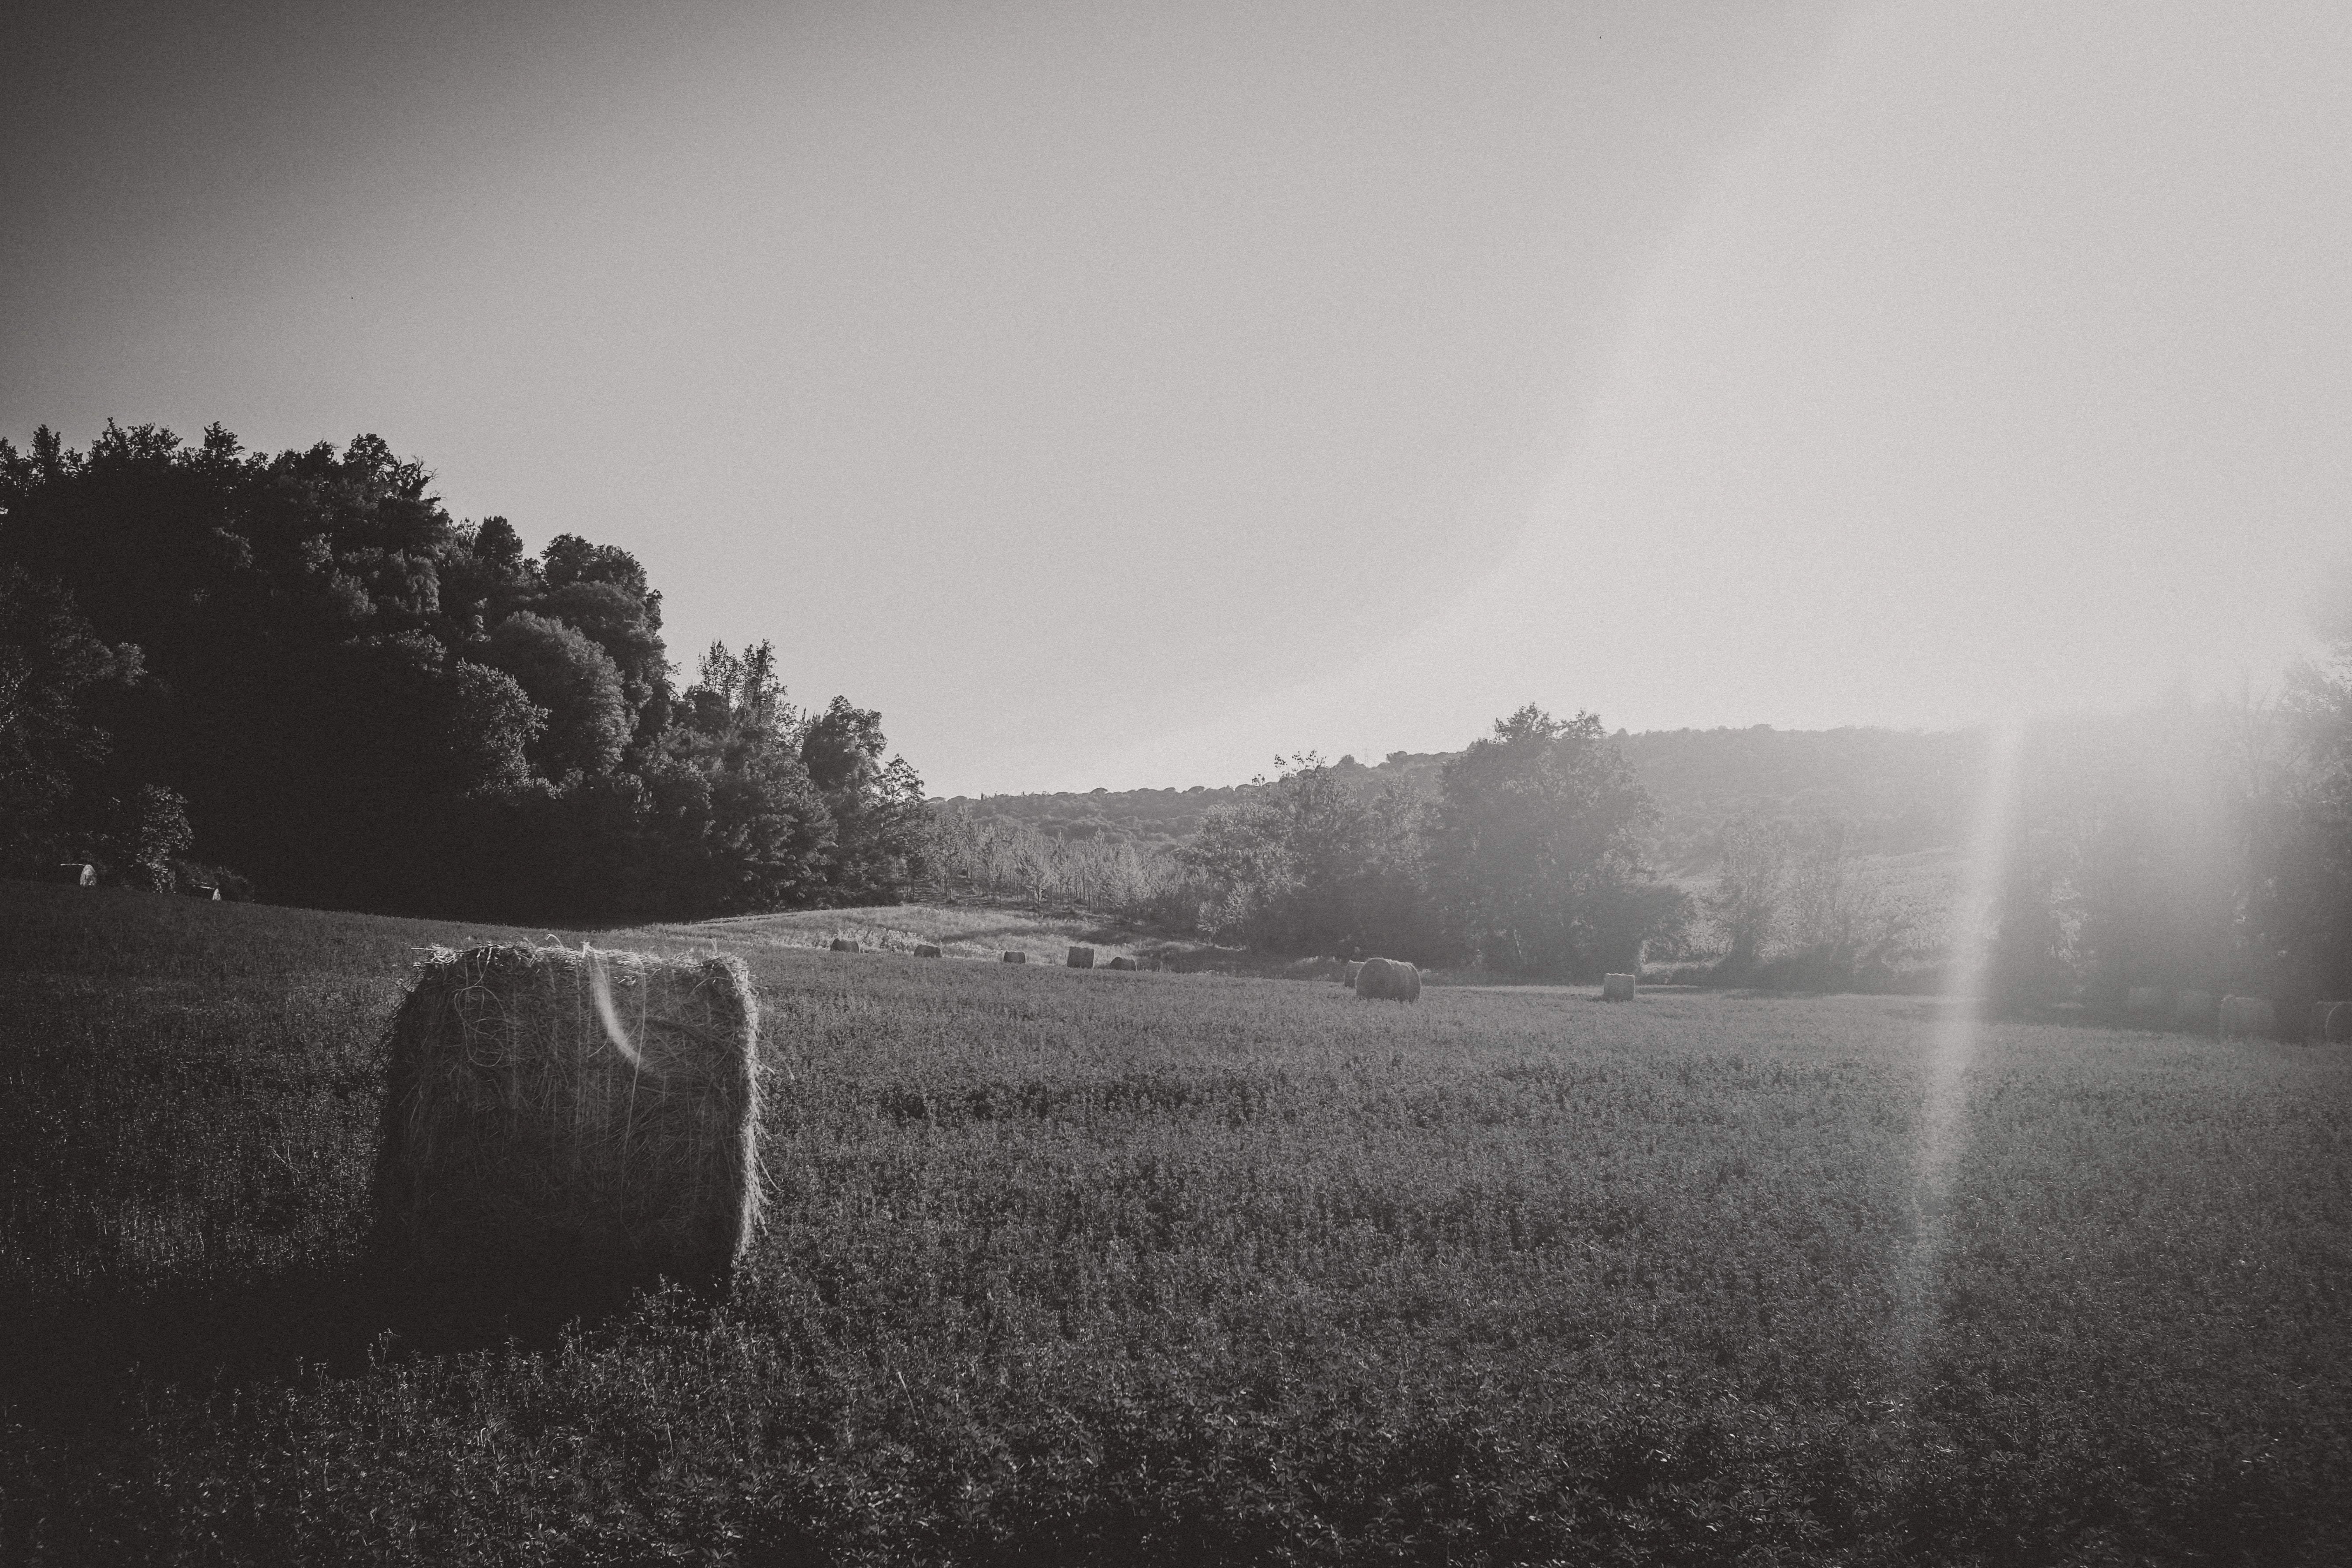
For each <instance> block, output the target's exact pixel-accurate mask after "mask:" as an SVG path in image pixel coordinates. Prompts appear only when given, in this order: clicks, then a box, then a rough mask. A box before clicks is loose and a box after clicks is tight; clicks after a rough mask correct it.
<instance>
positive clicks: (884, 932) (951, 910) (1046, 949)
mask: <svg viewBox="0 0 2352 1568" xmlns="http://www.w3.org/2000/svg"><path fill="white" fill-rule="evenodd" d="M647 929H648V931H650V932H651V933H653V934H656V935H658V936H661V937H665V938H672V939H680V940H686V941H689V942H702V943H708V942H713V941H715V942H718V943H719V947H720V948H721V950H722V951H727V952H740V953H741V954H743V955H744V957H745V958H747V959H749V958H750V957H751V956H752V955H754V954H755V953H757V952H761V951H762V950H774V949H783V948H824V947H827V946H829V945H830V944H831V943H832V942H833V940H834V939H835V937H846V938H848V939H849V940H850V941H852V942H857V943H859V944H860V945H861V947H863V948H866V949H869V950H872V951H875V952H899V953H907V952H913V951H914V949H915V944H916V943H918V942H931V943H935V944H937V945H938V946H939V947H940V949H941V951H942V952H944V953H945V954H946V955H947V956H948V957H950V958H980V959H992V960H997V961H999V962H1002V955H1003V954H1004V953H1006V952H1026V953H1027V954H1028V955H1029V960H1028V961H1029V962H1030V963H1063V962H1064V961H1065V959H1066V957H1067V955H1068V952H1069V949H1070V947H1071V946H1072V945H1074V944H1076V945H1085V946H1089V947H1092V948H1093V949H1094V950H1095V962H1096V963H1107V962H1108V961H1109V960H1110V959H1112V958H1114V957H1117V956H1119V955H1121V954H1126V955H1129V956H1133V957H1161V956H1166V957H1170V958H1176V957H1181V956H1184V955H1187V954H1190V953H1192V952H1195V951H1197V950H1199V949H1201V948H1202V946H1203V944H1202V943H1200V942H1170V941H1165V940H1162V939H1160V938H1157V937H1154V936H1151V935H1150V934H1149V933H1147V932H1144V931H1139V930H1136V929H1134V928H1132V927H1128V926H1121V925H1118V924H1114V923H1107V922H1106V921H1104V920H1103V919H1101V918H1098V917H1096V916H1093V915H1085V914H1079V913H1076V912H1075V911H1073V912H1071V913H1068V914H1063V915H1055V914H1050V913H1045V912H1042V911H1039V910H1023V909H1013V908H1010V907H1006V906H1001V905H994V904H974V905H936V904H891V905H886V906H879V907H875V908H867V909H847V910H799V911H795V912H793V913H788V914H775V915H743V916H739V917H737V918H735V919H732V920H722V921H700V922H698V923H696V924H693V925H660V926H653V927H649V928H647Z"/></svg>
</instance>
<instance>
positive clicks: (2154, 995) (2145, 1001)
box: [2124, 985, 2165, 1014]
mask: <svg viewBox="0 0 2352 1568" xmlns="http://www.w3.org/2000/svg"><path fill="white" fill-rule="evenodd" d="M2164 1001H2165V997H2164V988H2163V987H2162V986H2159V985H2134V986H2132V987H2130V988H2129V989H2128V990H2126V992H2125V993H2124V1011H2125V1012H2126V1013H2148V1014H2161V1013H2162V1012H2163V1011H2164Z"/></svg>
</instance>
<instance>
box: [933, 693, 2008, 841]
mask: <svg viewBox="0 0 2352 1568" xmlns="http://www.w3.org/2000/svg"><path fill="white" fill-rule="evenodd" d="M1611 739H1612V743H1613V744H1614V745H1615V746H1616V747H1617V748H1618V750H1619V751H1620V752H1622V754H1623V756H1624V758H1625V760H1626V762H1627V763H1629V764H1630V765H1631V766H1632V767H1633V772H1634V774H1635V775H1636V776H1637V777H1638V778H1639V779H1640V780H1641V782H1642V784H1643V787H1644V788H1646V789H1647V790H1648V791H1649V792H1650V795H1651V798H1652V799H1653V800H1654V801H1655V802H1656V803H1657V805H1658V808H1659V811H1660V813H1661V817H1660V821H1659V823H1658V826H1657V828H1656V831H1655V834H1654V853H1655V855H1656V857H1657V862H1658V865H1659V867H1660V868H1661V869H1662V870H1666V871H1670V872H1672V871H1684V872H1687V871H1692V870H1696V869H1700V868H1704V867H1706V866H1708V865H1710V864H1712V863H1713V862H1714V860H1715V858H1716V856H1717V837H1718V835H1719V834H1720V832H1721V830H1722V827H1723V825H1724V824H1725V823H1727V822H1729V821H1732V820H1734V819H1735V818H1738V817H1740V816H1746V815H1748V814H1751V813H1754V814H1760V815H1763V816H1772V817H1784V818H1787V819H1790V820H1792V821H1810V820H1816V819H1824V818H1827V819H1834V820H1838V821H1842V822H1844V823H1846V824H1847V825H1848V826H1849V829H1850V833H1851V837H1850V840H1849V842H1850V843H1851V844H1852V845H1853V848H1854V849H1855V850H1857V851H1858V852H1861V853H1864V854H1882V855H1899V854H1904V853H1907V852H1909V851H1913V850H1918V849H1932V848H1937V847H1943V846H1947V845H1952V844H1957V843H1958V841H1959V840H1960V838H1961V837H1962V836H1963V835H1964V834H1965V832H1966V831H1967V826H1968V812H1969V803H1970V802H1971V801H1972V800H1973V799H1974V796H1975V790H1976V786H1977V783H1978V779H1979V773H1980V770H1981V766H1982V760H1983V753H1984V742H1985V737H1984V732H1983V731H1942V732H1923V731H1908V730H1879V729H1842V730H1776V729H1774V728H1772V726H1770V725H1769V724H1758V725H1754V726H1752V727H1750V728H1748V729H1744V730H1654V731H1648V732H1645V733H1643V734H1638V735H1635V734H1628V733H1627V732H1625V731H1622V730H1620V731H1617V732H1616V734H1615V735H1613V736H1612V738H1611ZM1460 754H1461V753H1459V752H1390V753H1389V755H1388V757H1387V758H1386V759H1385V760H1384V761H1382V762H1381V763H1377V764H1374V765H1370V766H1367V765H1365V764H1364V763H1360V762H1358V761H1357V760H1356V759H1355V758H1353V757H1342V758H1340V759H1339V763H1337V764H1335V766H1334V770H1333V771H1334V773H1336V774H1337V775H1338V776H1339V777H1341V778H1343V779H1345V780H1347V781H1348V782H1349V783H1350V784H1354V785H1356V786H1357V787H1359V788H1360V789H1363V790H1365V791H1368V792H1369V791H1378V790H1381V789H1383V788H1385V787H1387V786H1388V785H1389V784H1391V783H1398V784H1402V785H1403V786H1404V787H1406V788H1408V789H1410V790H1412V792H1413V793H1414V794H1415V795H1419V796H1421V797H1423V798H1425V799H1433V798H1434V797H1435V796H1436V794H1437V780H1438V773H1439V771H1440V770H1441V769H1442V768H1443V767H1444V764H1445V763H1447V762H1448V761H1450V760H1452V759H1453V758H1454V757H1455V756H1458V755H1460ZM1263 788H1264V785H1263V784H1234V785H1224V786H1205V785H1201V784H1195V785H1193V786H1192V787H1191V788H1189V789H1132V790H1102V789H1097V790H1093V791H1089V792H1087V793H1086V794H1054V795H982V796H980V797H978V798H971V797H966V796H957V797H955V798H954V799H953V800H951V801H950V802H949V804H950V805H953V806H956V807H958V808H960V809H962V810H964V811H968V812H970V813H971V815H972V816H973V817H974V818H976V819H979V820H983V821H984V820H987V819H990V818H995V819H999V820H1003V821H1007V822H1016V823H1022V824H1025V825H1028V826H1034V827H1035V828H1036V829H1038V831H1040V832H1042V833H1044V834H1045V835H1047V836H1048V837H1055V838H1059V839H1063V840H1066V841H1079V840H1099V841H1102V842H1104V843H1107V844H1114V845H1116V844H1122V843H1128V844H1134V845H1137V846H1139V847H1152V846H1167V845H1172V844H1176V843H1180V842H1181V841H1183V840H1185V839H1188V838H1190V837H1192V836H1193V835H1194V834H1196V833H1198V832H1199V831H1200V829H1201V826H1202V821H1203V819H1204V817H1205V816H1206V814H1207V812H1208V811H1209V809H1210V808H1211V807H1213V806H1219V805H1238V804H1240V803H1241V802H1243V801H1244V800H1247V799H1249V798H1251V797H1252V796H1253V795H1255V794H1257V793H1259V792H1260V791H1261V790H1262V789H1263Z"/></svg>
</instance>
